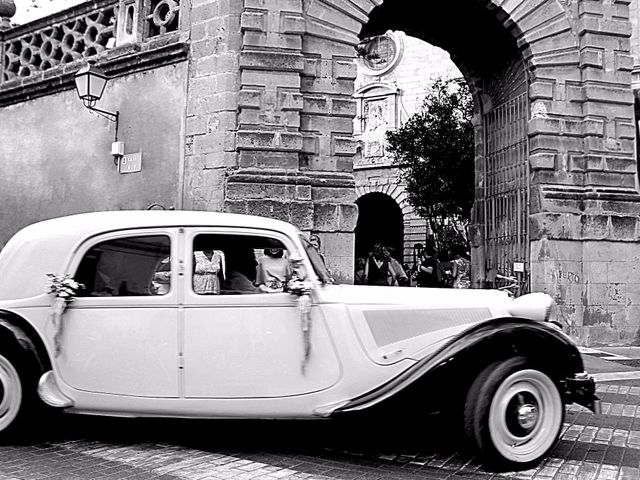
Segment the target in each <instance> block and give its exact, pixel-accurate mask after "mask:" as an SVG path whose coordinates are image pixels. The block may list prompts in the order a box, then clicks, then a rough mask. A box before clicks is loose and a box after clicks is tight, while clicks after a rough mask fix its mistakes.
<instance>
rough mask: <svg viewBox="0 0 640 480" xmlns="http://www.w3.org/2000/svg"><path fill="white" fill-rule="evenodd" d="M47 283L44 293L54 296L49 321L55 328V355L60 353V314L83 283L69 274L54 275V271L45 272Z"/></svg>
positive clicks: (61, 325) (61, 324)
mask: <svg viewBox="0 0 640 480" xmlns="http://www.w3.org/2000/svg"><path fill="white" fill-rule="evenodd" d="M47 278H48V280H47V283H46V285H45V287H44V291H45V293H48V294H50V295H53V296H54V297H55V299H54V301H53V304H52V305H51V321H52V323H53V327H54V328H55V334H54V336H53V343H54V345H55V351H56V356H58V355H59V354H60V346H61V344H60V339H61V337H62V331H63V323H62V314H63V313H64V311H65V310H66V308H67V305H68V304H69V303H71V302H72V301H73V299H74V298H75V296H76V294H77V292H78V290H80V289H81V288H84V285H83V284H81V283H78V282H76V281H75V280H74V279H73V277H71V275H69V274H68V273H65V274H64V275H56V274H55V273H47Z"/></svg>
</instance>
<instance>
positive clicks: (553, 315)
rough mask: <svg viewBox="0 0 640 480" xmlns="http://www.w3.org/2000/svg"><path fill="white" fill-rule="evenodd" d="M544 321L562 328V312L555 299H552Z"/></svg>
mask: <svg viewBox="0 0 640 480" xmlns="http://www.w3.org/2000/svg"><path fill="white" fill-rule="evenodd" d="M544 321H545V322H551V323H553V324H554V325H558V326H560V328H562V324H561V323H560V310H559V309H558V304H557V303H556V301H555V300H554V299H553V298H550V301H549V305H548V306H547V313H546V314H545V316H544Z"/></svg>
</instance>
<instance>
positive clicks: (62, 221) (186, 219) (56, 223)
mask: <svg viewBox="0 0 640 480" xmlns="http://www.w3.org/2000/svg"><path fill="white" fill-rule="evenodd" d="M203 225H206V226H231V227H247V228H249V227H251V228H266V229H270V230H279V231H286V232H288V233H290V232H291V231H294V230H295V227H293V225H291V224H289V223H286V222H282V221H280V220H274V219H271V218H266V217H259V216H256V215H243V214H236V213H221V212H203V211H189V210H119V211H107V212H90V213H80V214H76V215H68V216H64V217H58V218H52V219H50V220H44V221H41V222H37V223H34V224H32V225H29V226H27V227H25V228H24V229H23V231H28V233H29V234H30V235H33V236H40V235H45V236H49V235H50V234H52V233H56V232H59V231H60V230H65V231H68V230H71V231H73V232H75V235H76V236H77V237H84V236H87V235H95V234H97V233H100V232H106V231H110V230H123V229H128V228H149V227H171V226H184V227H189V226H203Z"/></svg>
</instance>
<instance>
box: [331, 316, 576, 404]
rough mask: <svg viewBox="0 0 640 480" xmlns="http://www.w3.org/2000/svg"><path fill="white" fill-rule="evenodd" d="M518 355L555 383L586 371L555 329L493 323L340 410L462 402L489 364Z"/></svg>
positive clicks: (535, 323)
mask: <svg viewBox="0 0 640 480" xmlns="http://www.w3.org/2000/svg"><path fill="white" fill-rule="evenodd" d="M514 355H518V356H525V357H527V358H530V359H531V360H532V361H534V362H535V363H536V365H539V366H540V367H541V368H543V369H544V370H545V371H547V372H548V373H550V374H551V376H552V377H553V378H554V380H555V381H556V382H560V381H561V380H562V379H563V378H566V377H567V376H569V375H572V374H574V373H580V372H582V371H583V370H584V365H583V363H582V357H581V356H580V352H579V351H578V349H577V348H576V346H575V344H574V343H573V342H572V341H571V340H570V339H569V338H568V337H567V336H566V335H565V334H564V333H562V332H561V331H560V330H558V329H557V328H556V327H554V326H552V325H550V324H548V323H542V322H539V321H534V320H527V319H518V318H513V317H508V318H499V319H493V320H489V321H487V322H483V323H481V324H478V325H474V326H473V327H471V328H470V329H468V330H466V331H464V332H462V333H460V334H459V335H457V336H456V337H454V338H453V339H451V340H450V341H449V342H447V343H446V344H444V345H443V346H442V347H441V348H440V349H438V350H437V351H436V352H435V353H433V354H432V355H430V356H428V357H426V358H424V359H422V360H421V361H419V362H418V363H417V364H415V365H413V366H412V367H411V368H409V369H407V370H405V371H404V372H403V373H401V374H400V375H399V376H397V377H395V378H394V379H392V380H391V381H389V382H387V383H386V384H384V385H382V386H380V387H378V388H376V389H375V390H372V391H370V392H368V393H366V394H364V395H362V396H360V397H357V398H354V399H352V400H351V401H350V402H348V403H347V404H345V405H342V406H340V407H339V408H337V409H336V410H335V412H351V411H358V410H364V409H367V408H369V407H373V406H375V405H377V404H380V403H381V402H384V401H385V400H388V399H391V398H392V397H394V398H397V397H401V398H402V399H403V400H407V399H411V400H412V401H417V402H421V403H423V402H425V400H429V399H433V400H436V401H435V402H433V403H439V404H445V405H446V404H447V403H449V402H450V401H451V400H452V399H453V400H456V401H457V400H458V399H459V398H460V396H461V394H463V393H464V392H466V391H467V390H468V387H469V385H470V384H471V382H472V381H473V379H474V378H475V377H476V376H477V375H478V374H479V373H480V371H482V370H483V369H484V368H485V367H486V366H487V365H489V364H491V363H493V362H495V361H498V360H501V359H505V358H509V357H512V356H514ZM409 387H411V388H409ZM416 390H419V395H416ZM425 392H426V395H427V397H428V398H425V397H424V395H423V394H424V393H425ZM400 393H403V395H398V394H400ZM405 394H406V395H405ZM418 397H422V398H418Z"/></svg>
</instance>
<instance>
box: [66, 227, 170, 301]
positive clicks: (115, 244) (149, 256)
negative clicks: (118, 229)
mask: <svg viewBox="0 0 640 480" xmlns="http://www.w3.org/2000/svg"><path fill="white" fill-rule="evenodd" d="M75 279H76V281H78V282H80V283H81V284H83V285H84V288H83V289H81V290H80V291H79V292H78V296H81V297H100V296H146V295H165V294H167V293H168V292H169V291H170V289H171V239H170V238H169V237H168V236H166V235H145V236H135V237H126V238H118V239H113V240H108V241H105V242H101V243H98V244H97V245H95V246H94V247H92V248H91V249H90V250H89V251H88V252H87V253H86V254H85V255H84V257H83V258H82V261H81V262H80V265H79V266H78V270H77V272H76V275H75Z"/></svg>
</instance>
